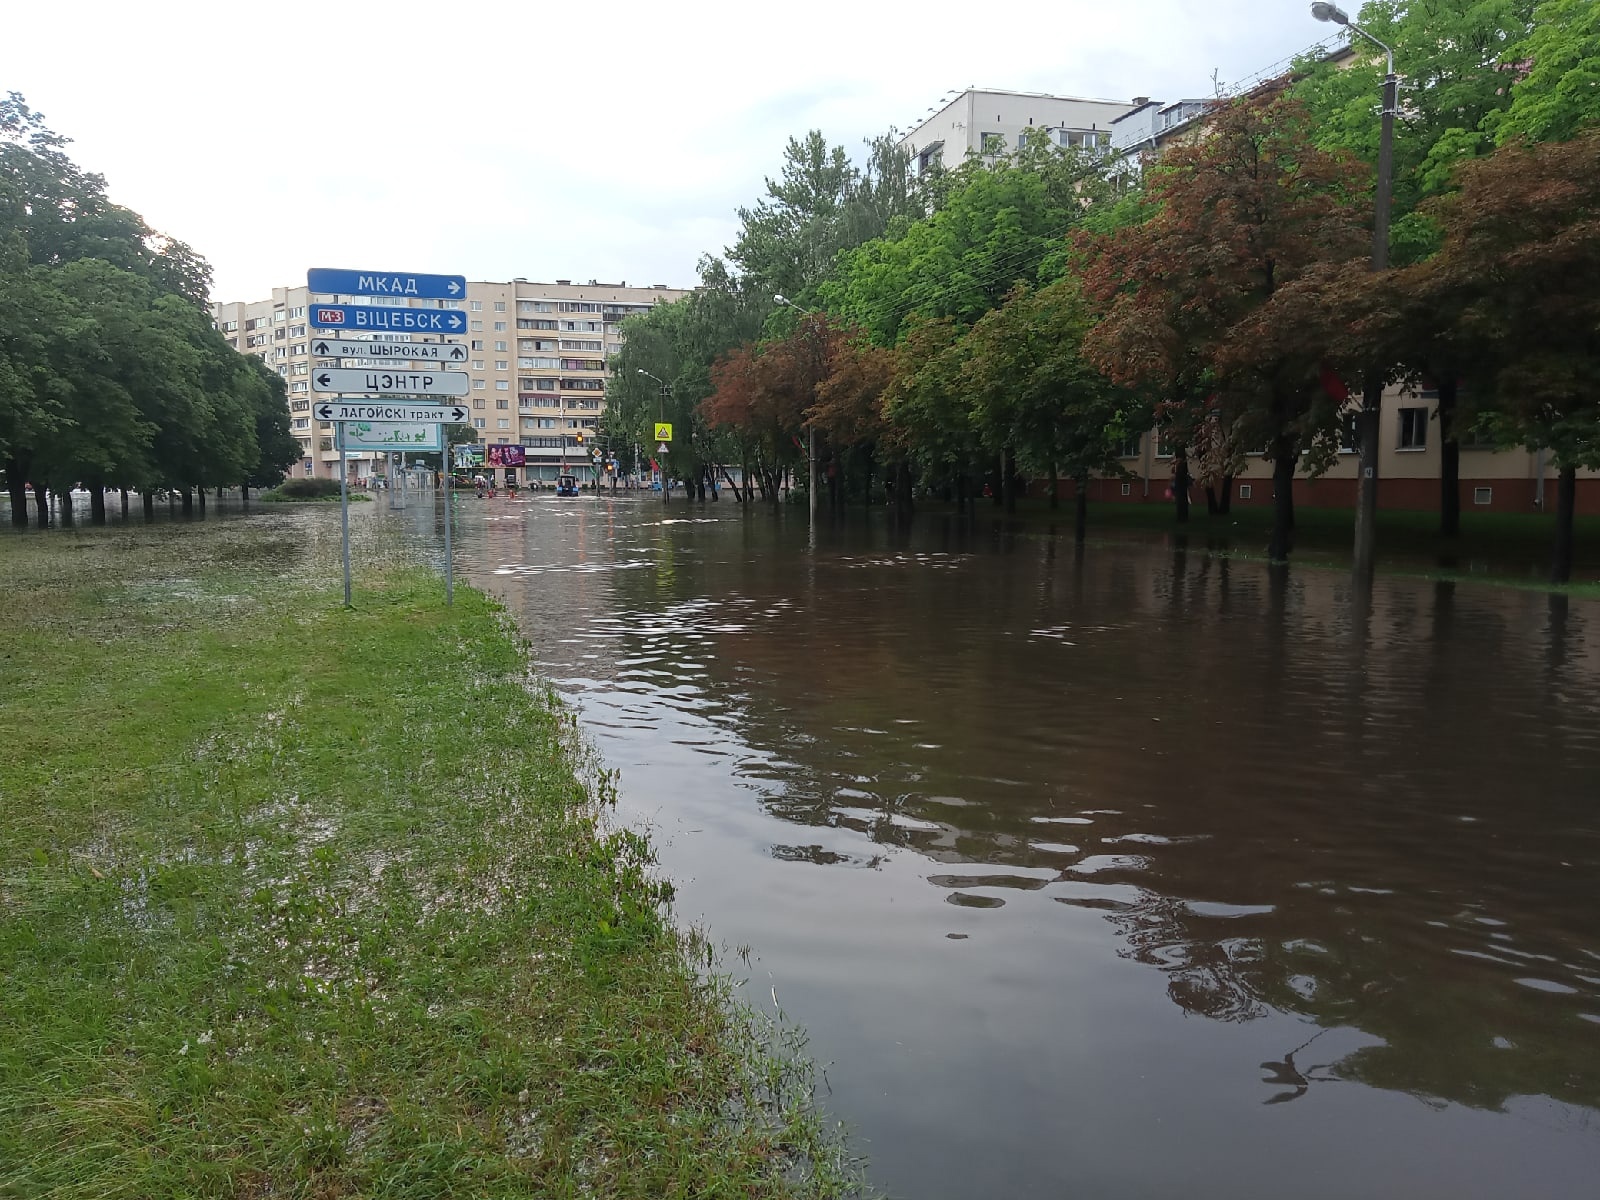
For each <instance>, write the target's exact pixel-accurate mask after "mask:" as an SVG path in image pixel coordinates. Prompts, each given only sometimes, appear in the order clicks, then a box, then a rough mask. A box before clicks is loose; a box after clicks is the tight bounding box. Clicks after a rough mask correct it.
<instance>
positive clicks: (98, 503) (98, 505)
mask: <svg viewBox="0 0 1600 1200" xmlns="http://www.w3.org/2000/svg"><path fill="white" fill-rule="evenodd" d="M105 523H106V489H105V484H104V482H103V481H101V480H99V479H91V480H90V481H89V524H91V525H104V524H105Z"/></svg>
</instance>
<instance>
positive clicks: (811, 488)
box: [772, 295, 817, 529]
mask: <svg viewBox="0 0 1600 1200" xmlns="http://www.w3.org/2000/svg"><path fill="white" fill-rule="evenodd" d="M772 298H773V299H774V300H776V301H777V302H778V303H779V304H786V305H788V306H789V307H790V308H792V309H794V310H795V312H797V313H804V314H805V315H806V316H808V317H814V316H816V313H814V312H812V311H811V310H810V309H809V308H802V307H801V306H800V305H798V304H796V303H795V302H794V301H793V300H789V299H786V298H784V297H783V296H780V295H774V296H773V297H772ZM812 399H813V400H815V399H816V397H815V396H813V397H812ZM806 491H807V499H809V501H810V504H811V507H810V513H811V527H812V528H813V529H815V528H816V525H817V426H816V424H815V422H812V421H807V422H806Z"/></svg>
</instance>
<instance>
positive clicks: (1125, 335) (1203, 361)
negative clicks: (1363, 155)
mask: <svg viewBox="0 0 1600 1200" xmlns="http://www.w3.org/2000/svg"><path fill="white" fill-rule="evenodd" d="M1311 133H1312V122H1311V118H1310V114H1309V112H1308V111H1307V109H1306V108H1305V106H1304V105H1303V104H1301V103H1300V102H1298V101H1296V100H1294V99H1293V98H1291V97H1289V96H1286V95H1284V93H1283V91H1282V87H1281V85H1275V86H1271V87H1268V88H1264V89H1262V90H1260V91H1258V92H1257V93H1255V94H1253V95H1251V96H1248V97H1245V98H1243V99H1240V100H1237V101H1234V102H1232V103H1229V104H1226V105H1222V106H1220V107H1219V108H1218V109H1217V110H1216V112H1215V113H1214V115H1213V117H1212V120H1211V122H1210V124H1209V126H1208V128H1207V130H1206V136H1205V137H1203V138H1201V139H1199V140H1198V141H1195V142H1193V143H1190V144H1187V145H1181V146H1176V147H1173V148H1171V149H1170V150H1168V151H1167V153H1166V155H1165V156H1164V157H1163V159H1162V160H1161V163H1160V166H1159V167H1158V168H1157V169H1156V171H1155V172H1154V175H1153V178H1152V180H1151V181H1150V183H1149V185H1148V186H1149V190H1150V193H1151V198H1152V200H1153V201H1154V202H1155V203H1156V204H1157V206H1158V207H1157V211H1156V212H1155V215H1154V216H1152V217H1151V218H1150V219H1149V220H1148V221H1146V222H1145V223H1143V224H1141V225H1136V226H1131V227H1127V228H1124V229H1121V230H1118V231H1116V232H1115V233H1112V234H1110V235H1109V236H1095V235H1092V234H1085V235H1082V236H1081V237H1080V239H1079V246H1080V248H1081V250H1082V252H1083V253H1084V254H1085V255H1086V257H1087V263H1086V276H1085V287H1086V291H1087V294H1088V295H1089V296H1090V297H1091V299H1093V300H1094V301H1095V302H1096V303H1097V304H1098V305H1099V307H1100V311H1101V312H1102V313H1103V319H1102V320H1101V321H1100V322H1099V324H1097V325H1096V326H1095V327H1094V328H1093V329H1092V330H1091V331H1090V333H1089V336H1088V339H1087V341H1086V343H1085V353H1086V356H1087V357H1088V359H1089V361H1090V362H1091V363H1093V364H1094V365H1095V366H1097V367H1098V368H1100V369H1101V370H1103V371H1105V372H1106V374H1107V375H1108V376H1109V377H1110V378H1111V379H1113V380H1114V381H1116V382H1118V383H1120V384H1122V385H1124V386H1126V387H1130V388H1135V389H1143V390H1148V391H1150V392H1153V393H1154V394H1156V395H1158V396H1159V397H1161V399H1162V400H1164V401H1165V402H1166V404H1168V405H1169V406H1172V407H1174V408H1176V409H1178V410H1179V411H1189V412H1198V411H1201V410H1203V407H1204V405H1205V404H1206V402H1207V400H1208V398H1209V397H1210V396H1211V395H1213V394H1221V395H1223V396H1224V397H1226V398H1227V400H1228V401H1229V403H1230V405H1232V406H1233V407H1234V409H1235V415H1234V416H1233V418H1232V422H1230V432H1232V431H1234V430H1233V427H1234V425H1235V423H1236V432H1237V434H1238V436H1239V437H1241V438H1243V439H1245V444H1249V445H1255V446H1263V447H1265V448H1266V452H1267V456H1268V457H1269V458H1270V459H1271V461H1272V463H1273V479H1274V486H1273V495H1274V504H1275V511H1274V521H1273V531H1272V539H1271V542H1270V544H1269V546H1268V554H1269V556H1270V557H1271V558H1272V560H1273V561H1276V562H1282V561H1285V560H1286V559H1287V557H1288V554H1289V549H1290V538H1291V531H1292V529H1293V525H1294V493H1293V486H1294V474H1295V470H1296V467H1297V466H1298V465H1299V462H1300V459H1301V455H1302V453H1304V452H1305V451H1307V450H1319V449H1321V448H1323V447H1325V446H1326V444H1327V442H1328V440H1329V439H1330V438H1331V437H1332V435H1333V434H1334V432H1335V430H1336V424H1337V422H1336V409H1337V406H1336V405H1335V404H1333V403H1331V402H1330V398H1329V397H1328V396H1327V395H1326V393H1325V391H1324V390H1323V387H1322V384H1321V380H1322V367H1323V363H1324V360H1325V359H1326V357H1327V354H1328V352H1329V347H1330V344H1331V343H1332V342H1333V341H1334V340H1335V339H1336V337H1337V336H1338V335H1337V333H1336V330H1337V328H1338V327H1339V325H1340V323H1341V320H1340V308H1339V302H1340V297H1339V296H1338V295H1337V294H1336V293H1335V292H1334V291H1332V289H1331V287H1330V284H1331V279H1332V276H1331V273H1330V271H1329V270H1328V268H1330V267H1334V266H1337V264H1339V263H1342V262H1349V261H1352V260H1354V259H1357V258H1358V257H1359V256H1361V255H1362V254H1363V253H1364V251H1365V249H1366V246H1365V243H1366V234H1365V231H1364V229H1363V220H1362V217H1363V216H1364V213H1363V212H1362V211H1361V207H1360V205H1359V203H1358V200H1359V198H1360V196H1361V194H1362V185H1363V183H1364V181H1365V173H1364V172H1363V171H1362V169H1361V167H1360V165H1359V164H1358V163H1356V162H1355V161H1354V160H1353V159H1352V158H1351V157H1350V156H1349V155H1342V154H1330V153H1327V152H1325V151H1321V150H1319V149H1317V148H1316V147H1315V146H1314V145H1313V144H1312V141H1311ZM1313 461H1314V462H1315V461H1316V460H1313ZM1180 472H1181V473H1186V469H1185V468H1183V467H1181V466H1180ZM1176 483H1177V485H1178V486H1179V489H1181V488H1182V486H1183V485H1184V484H1186V480H1185V479H1184V478H1182V476H1181V474H1180V478H1179V479H1178V480H1177V481H1176ZM1175 490H1177V489H1175Z"/></svg>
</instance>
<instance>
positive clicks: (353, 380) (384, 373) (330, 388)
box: [311, 367, 472, 396]
mask: <svg viewBox="0 0 1600 1200" xmlns="http://www.w3.org/2000/svg"><path fill="white" fill-rule="evenodd" d="M471 387H472V380H471V379H470V378H468V376H467V373H466V372H465V371H429V370H416V371H403V370H383V369H381V368H370V369H360V368H356V367H318V368H317V369H316V370H315V371H313V372H311V390H312V391H313V392H338V393H340V394H342V395H348V394H350V393H351V392H357V393H359V392H378V393H380V394H382V395H388V396H465V395H466V394H467V391H468V389H470V388H471Z"/></svg>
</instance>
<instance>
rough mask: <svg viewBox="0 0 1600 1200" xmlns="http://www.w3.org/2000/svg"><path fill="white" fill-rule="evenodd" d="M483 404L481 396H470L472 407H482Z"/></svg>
mask: <svg viewBox="0 0 1600 1200" xmlns="http://www.w3.org/2000/svg"><path fill="white" fill-rule="evenodd" d="M483 406H484V402H483V397H482V396H474V397H473V398H472V407H473V408H482V407H483Z"/></svg>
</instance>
